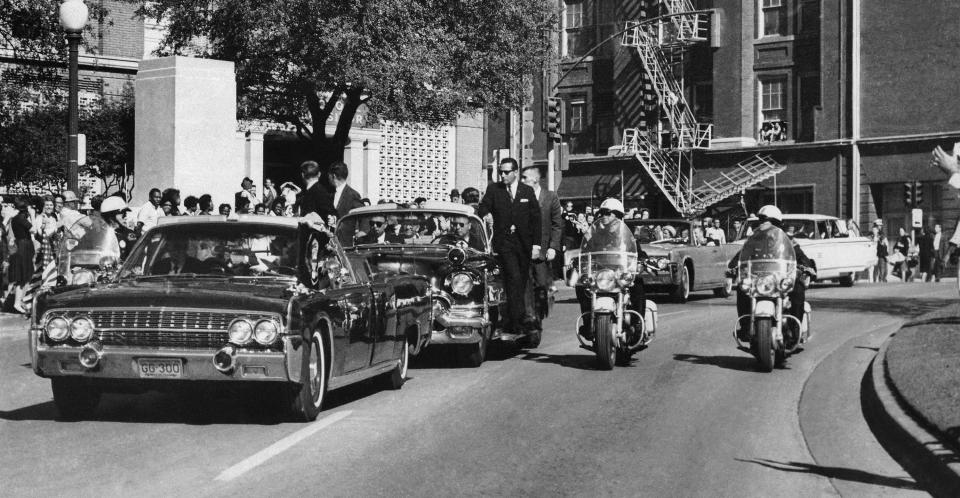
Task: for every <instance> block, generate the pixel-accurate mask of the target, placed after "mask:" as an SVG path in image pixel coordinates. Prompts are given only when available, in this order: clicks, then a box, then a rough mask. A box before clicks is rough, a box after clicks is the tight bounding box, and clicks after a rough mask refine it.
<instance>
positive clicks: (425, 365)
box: [410, 340, 524, 370]
mask: <svg viewBox="0 0 960 498" xmlns="http://www.w3.org/2000/svg"><path fill="white" fill-rule="evenodd" d="M457 349H458V347H457V346H456V345H446V344H445V345H440V346H435V347H428V348H427V349H425V350H423V352H421V353H420V354H419V355H417V357H416V358H413V359H411V361H410V370H423V369H438V368H471V367H469V366H465V365H461V364H460V361H459V360H458V358H457ZM523 351H524V350H523V349H522V348H520V347H519V346H516V345H514V344H512V343H505V342H502V341H499V340H498V341H493V342H491V343H490V344H489V345H488V346H487V357H486V359H485V360H484V362H497V361H505V360H509V359H511V358H514V357H516V356H517V355H520V354H522V353H523Z"/></svg>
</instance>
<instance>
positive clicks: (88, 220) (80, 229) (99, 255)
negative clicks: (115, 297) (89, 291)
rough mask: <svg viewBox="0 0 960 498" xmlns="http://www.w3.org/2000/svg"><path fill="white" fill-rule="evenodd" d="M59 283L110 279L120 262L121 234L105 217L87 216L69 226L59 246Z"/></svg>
mask: <svg viewBox="0 0 960 498" xmlns="http://www.w3.org/2000/svg"><path fill="white" fill-rule="evenodd" d="M57 261H58V267H57V270H58V274H59V276H58V277H57V285H58V286H59V285H90V284H94V283H97V282H102V281H106V280H110V279H111V278H112V277H113V275H114V274H115V273H116V271H117V268H118V267H119V263H120V242H119V241H118V240H117V234H116V232H115V231H114V229H113V228H112V227H110V225H108V224H107V222H106V221H104V219H103V218H101V217H100V216H97V215H91V216H85V217H83V218H80V219H79V220H77V221H76V222H75V223H74V224H73V225H71V226H70V227H69V228H68V229H66V230H65V231H64V233H63V236H62V238H61V239H60V244H59V246H58V248H57Z"/></svg>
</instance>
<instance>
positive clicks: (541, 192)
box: [522, 166, 563, 330]
mask: <svg viewBox="0 0 960 498" xmlns="http://www.w3.org/2000/svg"><path fill="white" fill-rule="evenodd" d="M522 177H523V183H524V184H526V185H529V186H530V188H532V189H533V194H534V195H535V196H536V197H537V202H538V203H539V206H540V238H539V239H537V240H538V241H539V242H538V244H540V254H536V255H534V257H533V262H532V263H531V269H532V277H533V289H529V290H528V291H527V314H528V315H530V316H532V317H534V319H537V316H536V313H535V311H534V304H535V300H534V298H536V299H538V300H541V302H546V299H547V293H548V292H549V290H550V286H552V285H553V272H552V271H551V269H550V265H551V264H552V262H553V260H554V259H556V257H557V253H558V252H560V243H561V240H560V239H561V237H563V208H562V207H560V199H559V198H557V194H556V193H554V192H551V191H549V190H547V189H545V188H543V187H541V186H540V178H541V176H540V168H538V167H536V166H534V167H530V168H525V169H524V170H523V174H522ZM537 321H538V327H537V328H538V329H541V330H542V325H541V324H539V320H537Z"/></svg>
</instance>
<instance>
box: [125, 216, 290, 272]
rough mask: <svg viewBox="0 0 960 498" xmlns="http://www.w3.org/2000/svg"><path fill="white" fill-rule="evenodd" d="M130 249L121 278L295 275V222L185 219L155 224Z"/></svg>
mask: <svg viewBox="0 0 960 498" xmlns="http://www.w3.org/2000/svg"><path fill="white" fill-rule="evenodd" d="M145 237H146V240H143V241H141V242H140V243H139V244H137V246H136V247H135V248H134V249H133V252H131V254H130V256H129V257H128V258H127V261H126V262H125V263H124V265H123V268H122V269H121V271H120V278H121V279H122V278H128V277H137V278H139V277H150V276H191V277H198V276H221V277H263V276H267V277H269V276H273V277H283V278H295V276H296V274H297V270H296V267H297V247H298V238H297V237H298V234H297V230H296V228H294V227H287V226H275V225H265V224H255V223H234V222H225V223H188V224H176V225H166V226H160V227H157V228H155V229H153V230H151V231H149V232H148V233H147V234H146V236H145Z"/></svg>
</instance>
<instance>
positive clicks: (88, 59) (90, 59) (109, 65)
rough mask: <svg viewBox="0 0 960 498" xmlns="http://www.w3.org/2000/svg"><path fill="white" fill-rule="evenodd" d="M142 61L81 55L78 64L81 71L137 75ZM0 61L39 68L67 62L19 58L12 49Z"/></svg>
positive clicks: (3, 51)
mask: <svg viewBox="0 0 960 498" xmlns="http://www.w3.org/2000/svg"><path fill="white" fill-rule="evenodd" d="M140 60H141V59H137V58H133V57H120V56H112V55H95V54H81V55H80V57H79V59H78V63H79V64H80V68H81V69H87V70H104V69H106V70H113V71H121V72H127V73H131V74H133V73H136V72H137V69H139V67H140ZM0 61H3V62H13V63H16V64H29V65H38V66H66V61H64V60H61V59H60V58H59V57H30V58H25V57H18V56H16V54H15V53H14V51H13V50H12V49H9V48H3V49H0Z"/></svg>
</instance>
